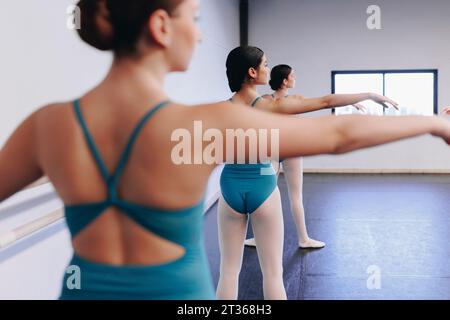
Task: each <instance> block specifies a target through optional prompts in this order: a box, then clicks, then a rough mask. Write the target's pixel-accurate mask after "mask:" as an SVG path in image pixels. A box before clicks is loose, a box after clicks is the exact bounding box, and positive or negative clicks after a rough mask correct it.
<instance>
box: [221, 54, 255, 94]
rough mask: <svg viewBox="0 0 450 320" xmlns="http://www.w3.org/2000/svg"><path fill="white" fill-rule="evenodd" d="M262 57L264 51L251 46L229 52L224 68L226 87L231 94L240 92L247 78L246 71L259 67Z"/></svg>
mask: <svg viewBox="0 0 450 320" xmlns="http://www.w3.org/2000/svg"><path fill="white" fill-rule="evenodd" d="M263 56H264V51H262V50H261V49H259V48H257V47H252V46H241V47H237V48H235V49H233V50H231V52H230V53H229V54H228V57H227V63H226V67H227V77H228V85H229V86H230V89H231V91H232V92H237V91H239V90H241V88H242V84H243V83H244V82H245V80H246V78H247V75H248V69H250V68H255V69H257V68H258V67H259V66H260V65H261V62H262V58H263Z"/></svg>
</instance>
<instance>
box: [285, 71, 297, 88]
mask: <svg viewBox="0 0 450 320" xmlns="http://www.w3.org/2000/svg"><path fill="white" fill-rule="evenodd" d="M286 80H287V83H286V87H287V88H289V89H293V88H295V80H296V78H295V72H294V70H292V71H291V73H289V76H288V77H287V79H286Z"/></svg>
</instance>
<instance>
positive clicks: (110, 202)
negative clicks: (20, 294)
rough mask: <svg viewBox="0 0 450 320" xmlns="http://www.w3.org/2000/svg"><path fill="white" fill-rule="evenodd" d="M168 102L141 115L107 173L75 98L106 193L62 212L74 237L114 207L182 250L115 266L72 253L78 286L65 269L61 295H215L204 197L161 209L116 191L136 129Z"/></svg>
mask: <svg viewBox="0 0 450 320" xmlns="http://www.w3.org/2000/svg"><path fill="white" fill-rule="evenodd" d="M166 105H167V102H162V103H160V104H158V105H157V106H155V107H154V108H152V109H151V110H150V111H149V112H148V113H147V114H146V115H145V116H144V117H143V119H142V120H141V121H140V122H139V124H138V126H137V127H136V128H135V130H134V131H133V133H132V135H131V138H130V140H129V143H128V144H127V146H126V148H125V151H124V153H123V155H122V157H121V158H120V161H119V164H118V166H117V169H116V170H115V172H114V173H113V174H112V175H110V174H109V173H108V171H107V168H106V166H105V164H104V162H103V160H102V158H101V156H100V153H99V151H98V149H97V147H96V145H95V143H94V140H93V138H92V136H91V134H90V132H89V130H88V128H87V126H86V122H85V121H84V119H83V116H82V113H81V109H80V105H79V101H75V102H74V111H75V114H76V117H77V119H78V121H79V123H80V126H81V128H82V130H83V133H84V135H85V138H86V141H87V144H88V146H89V149H90V151H91V152H92V155H93V158H94V159H95V162H96V164H97V166H98V168H99V170H100V172H101V174H102V177H103V179H104V181H105V184H106V186H107V188H108V198H107V199H105V200H104V201H101V202H98V203H86V204H77V205H66V206H65V213H66V219H67V226H68V228H69V230H70V232H71V235H72V238H74V237H75V236H76V235H77V234H78V233H79V232H80V231H81V230H83V229H84V228H86V227H87V226H88V225H89V224H90V223H92V222H93V221H94V220H95V219H96V218H98V217H99V216H100V215H101V214H102V213H103V212H104V211H105V210H106V209H108V208H110V207H116V208H118V209H120V211H121V212H123V213H124V214H126V215H127V216H128V217H130V218H131V219H133V220H134V221H135V222H136V223H138V224H139V225H141V226H142V227H143V228H145V229H146V230H148V231H150V232H152V233H154V234H156V235H158V236H160V237H162V238H164V239H167V240H168V241H171V242H173V243H176V244H179V245H180V246H182V247H183V248H184V249H185V254H184V255H183V256H182V257H181V258H179V259H176V260H175V261H172V262H169V263H164V264H159V265H151V266H132V265H131V266H128V265H127V266H113V265H108V264H101V263H94V262H91V261H87V260H85V259H83V258H81V257H79V256H78V255H77V254H76V253H75V254H74V256H73V258H72V260H71V262H70V266H76V267H78V268H79V271H80V272H79V275H80V279H79V280H80V283H79V284H80V286H79V287H78V286H75V288H73V287H74V286H73V284H74V283H76V280H74V278H73V276H74V275H75V273H71V272H66V273H65V275H64V279H63V285H62V292H61V296H60V299H76V300H82V299H83V300H84V299H120V300H128V299H133V300H147V299H157V300H172V299H175V300H188V299H189V300H190V299H195V300H198V299H215V294H214V289H213V285H212V281H211V274H210V270H209V263H208V260H207V257H206V254H205V250H204V239H203V202H204V201H203V200H202V201H201V202H200V203H198V204H197V205H195V206H193V207H190V208H184V209H180V210H165V209H158V208H153V207H148V206H142V205H138V204H134V203H130V202H128V201H126V200H123V199H120V198H119V197H118V195H117V186H118V183H119V180H120V177H121V174H122V172H123V170H124V169H125V166H126V164H127V160H128V158H129V156H130V154H131V152H132V148H133V145H134V143H135V141H136V139H137V137H138V135H139V133H140V131H141V130H142V128H143V127H144V125H145V124H146V123H147V121H148V120H149V119H150V118H151V117H152V116H153V114H154V113H155V112H157V111H158V110H159V109H161V108H163V107H164V106H166ZM74 281H75V282H74ZM68 284H69V285H68ZM70 284H72V285H70ZM71 288H73V289H71Z"/></svg>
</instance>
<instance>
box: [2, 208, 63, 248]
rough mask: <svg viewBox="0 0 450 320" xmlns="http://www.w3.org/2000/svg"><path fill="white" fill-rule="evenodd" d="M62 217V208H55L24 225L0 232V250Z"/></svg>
mask: <svg viewBox="0 0 450 320" xmlns="http://www.w3.org/2000/svg"><path fill="white" fill-rule="evenodd" d="M63 218H64V211H63V209H62V208H61V209H58V210H55V211H53V212H51V213H49V214H47V215H45V216H43V217H40V218H38V219H35V220H33V221H30V222H28V223H25V224H24V225H22V226H20V227H17V228H15V229H13V230H11V231H7V232H5V233H3V234H0V250H1V249H4V248H6V247H8V246H10V245H12V244H13V243H15V242H17V241H19V240H21V239H23V238H25V237H27V236H29V235H31V234H33V233H35V232H37V231H39V230H41V229H44V228H45V227H47V226H49V225H51V224H53V223H55V222H57V221H59V220H61V219H63Z"/></svg>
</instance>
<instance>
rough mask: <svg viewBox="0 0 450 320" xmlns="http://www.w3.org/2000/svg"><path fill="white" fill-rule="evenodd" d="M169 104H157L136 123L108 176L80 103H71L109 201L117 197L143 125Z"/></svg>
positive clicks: (166, 102) (165, 102) (77, 101)
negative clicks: (105, 187) (116, 163)
mask: <svg viewBox="0 0 450 320" xmlns="http://www.w3.org/2000/svg"><path fill="white" fill-rule="evenodd" d="M168 103H169V101H163V102H161V103H159V104H157V105H156V106H155V107H153V108H152V109H151V110H149V111H148V112H147V113H146V114H145V115H144V116H143V117H142V119H141V120H140V121H139V122H138V124H137V125H136V127H135V128H134V130H133V132H132V134H131V136H130V138H129V140H128V143H127V144H126V147H125V150H124V151H123V153H122V155H121V156H120V158H119V162H118V165H117V167H116V169H115V170H114V172H113V173H112V174H111V175H110V174H109V173H108V169H107V167H106V165H105V163H104V161H103V159H102V157H101V155H100V152H99V150H98V148H97V146H96V144H95V142H94V139H93V138H92V135H91V133H90V132H89V129H88V127H87V125H86V121H85V120H84V118H83V115H82V112H81V107H80V101H79V100H75V101H74V103H73V107H74V109H75V114H76V116H77V119H78V122H79V123H80V126H81V128H82V130H83V134H84V136H85V139H86V141H87V144H88V147H89V150H90V151H91V152H92V155H93V156H94V160H95V163H96V164H97V167H98V168H99V170H100V173H101V175H102V177H103V179H104V180H105V183H106V184H107V187H108V197H109V199H110V200H114V199H116V196H117V184H118V182H119V179H120V176H121V174H122V173H123V170H124V169H125V166H126V163H127V161H128V158H129V157H130V154H131V151H132V149H133V146H134V143H135V142H136V139H137V138H138V136H139V133H140V132H141V131H142V129H143V128H144V126H145V124H146V123H147V122H148V121H149V120H150V118H151V117H152V116H153V115H154V114H155V112H157V111H158V110H159V109H161V108H163V107H164V106H166V105H167V104H168Z"/></svg>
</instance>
